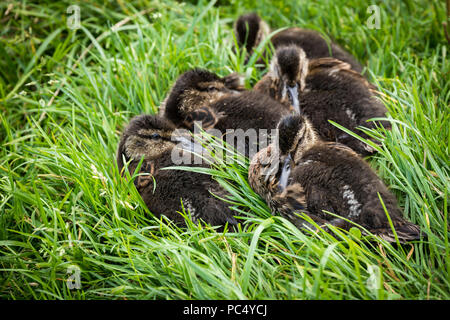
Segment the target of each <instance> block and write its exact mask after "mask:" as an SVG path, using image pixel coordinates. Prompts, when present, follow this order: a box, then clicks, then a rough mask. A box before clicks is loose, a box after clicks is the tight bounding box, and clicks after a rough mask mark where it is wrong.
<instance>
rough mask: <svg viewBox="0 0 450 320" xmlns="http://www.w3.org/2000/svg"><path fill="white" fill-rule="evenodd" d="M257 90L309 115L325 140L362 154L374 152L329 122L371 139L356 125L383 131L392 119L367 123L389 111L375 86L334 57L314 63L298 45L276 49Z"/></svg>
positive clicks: (387, 127) (256, 86) (256, 87)
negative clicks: (380, 128)
mask: <svg viewBox="0 0 450 320" xmlns="http://www.w3.org/2000/svg"><path fill="white" fill-rule="evenodd" d="M254 90H256V91H259V92H265V93H266V94H269V95H270V96H272V97H273V98H275V99H277V100H279V101H281V102H283V103H285V104H286V105H290V106H291V108H293V110H294V111H295V112H296V113H300V112H301V113H302V114H304V115H306V116H307V117H308V118H309V119H310V121H311V122H312V124H313V126H314V128H316V129H317V131H318V133H319V135H320V136H321V138H322V139H324V140H327V141H335V142H340V143H343V144H345V145H347V146H349V147H350V148H352V149H353V150H355V151H356V152H358V153H359V154H361V155H363V156H366V155H370V154H372V153H373V152H374V151H375V149H374V148H372V147H370V146H368V145H367V144H365V143H363V142H361V141H360V140H358V139H356V138H354V137H352V136H350V135H349V134H347V133H345V132H343V131H342V130H340V129H338V128H337V127H335V126H333V125H332V124H331V123H329V122H328V120H332V121H334V122H336V123H338V124H340V125H342V126H344V127H345V128H347V129H350V130H352V131H354V132H355V133H357V134H358V135H360V136H361V137H363V138H366V139H369V140H373V139H371V138H369V136H368V135H367V134H365V133H364V132H363V131H361V130H359V129H358V128H357V127H358V126H362V127H366V128H375V127H376V126H377V125H380V124H381V125H383V127H384V128H385V129H389V128H390V123H389V122H388V121H373V122H367V120H368V119H370V118H376V117H385V115H386V112H387V109H386V107H385V106H384V105H383V103H382V102H381V101H380V100H379V99H378V97H377V95H376V93H375V92H376V90H375V87H374V86H373V85H372V84H370V83H369V82H368V81H367V80H366V79H365V78H364V77H362V76H361V75H360V74H359V73H357V72H355V71H353V70H351V69H350V65H349V64H348V63H346V62H343V61H340V60H337V59H334V58H320V59H312V60H310V59H308V58H307V57H306V54H305V52H304V51H303V50H302V49H301V48H299V47H298V46H295V45H291V46H286V47H281V48H278V50H277V51H276V54H275V55H274V57H273V58H272V61H271V69H270V71H269V72H268V73H267V74H266V75H265V76H264V77H263V78H262V79H261V80H260V81H259V82H258V83H257V84H256V85H255V87H254ZM373 142H375V143H377V142H376V141H373Z"/></svg>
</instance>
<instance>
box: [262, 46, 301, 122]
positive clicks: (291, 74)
mask: <svg viewBox="0 0 450 320" xmlns="http://www.w3.org/2000/svg"><path fill="white" fill-rule="evenodd" d="M308 64H309V60H308V58H307V57H306V53H305V51H303V49H302V48H300V47H298V46H296V45H289V46H283V47H280V48H278V49H277V51H276V52H275V55H274V57H273V58H272V62H271V66H270V72H271V73H272V76H273V77H274V78H275V79H276V80H277V81H278V87H279V89H280V90H281V100H282V101H283V100H285V99H286V98H288V99H289V102H290V104H291V105H292V106H293V107H294V110H295V112H296V113H297V114H299V113H300V106H299V99H298V95H299V92H300V91H303V90H304V89H305V86H306V75H307V73H308Z"/></svg>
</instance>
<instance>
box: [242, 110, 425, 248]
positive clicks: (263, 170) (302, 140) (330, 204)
mask: <svg viewBox="0 0 450 320" xmlns="http://www.w3.org/2000/svg"><path fill="white" fill-rule="evenodd" d="M278 135H279V140H278V145H276V144H274V143H273V144H271V145H270V146H269V147H270V148H271V149H272V152H273V153H274V154H276V156H275V157H273V159H272V160H273V161H276V160H278V161H280V160H281V161H282V163H284V165H282V166H279V168H278V171H276V170H270V169H269V170H268V169H267V168H268V166H271V161H267V159H264V157H267V152H266V153H264V152H265V150H261V151H260V153H258V154H257V155H256V156H255V159H254V160H253V161H252V164H251V166H250V168H249V182H250V185H251V186H252V188H253V189H254V190H255V192H257V193H258V194H260V195H261V196H262V197H264V198H265V199H266V200H267V199H268V200H269V201H268V204H269V206H270V207H271V209H272V210H273V212H274V213H275V212H279V213H281V214H282V215H284V216H286V217H287V218H290V219H292V215H293V213H294V212H299V211H303V212H305V213H306V214H308V215H309V216H310V217H311V218H312V219H313V220H315V221H317V222H319V223H330V224H332V225H335V226H338V227H341V228H344V229H347V230H348V229H349V228H350V227H351V226H352V225H351V224H350V223H349V222H347V221H345V220H344V219H340V218H339V219H337V218H335V217H334V216H332V215H330V214H327V213H325V212H323V211H322V210H326V211H328V212H331V213H334V214H337V215H339V216H342V217H343V218H346V219H348V220H350V221H353V222H355V223H357V224H359V225H361V226H363V227H364V228H365V229H367V230H369V231H370V232H371V233H373V234H375V235H377V236H379V237H380V238H382V239H384V240H386V241H389V242H394V241H395V236H394V234H393V232H392V230H391V228H390V225H389V221H388V218H387V216H386V214H385V211H384V208H383V205H382V203H381V202H380V199H379V197H378V194H379V195H380V197H381V198H382V200H383V203H384V205H385V207H386V209H387V211H388V213H389V216H390V218H391V220H392V223H393V226H394V228H395V231H396V234H397V236H398V239H399V241H400V242H401V243H404V242H405V241H411V240H417V239H419V238H420V229H419V227H418V226H417V225H415V224H413V223H411V222H409V221H406V220H405V219H404V218H403V216H402V211H401V210H400V208H399V207H398V204H397V200H396V198H395V196H394V195H393V194H392V193H391V192H390V191H389V190H388V188H387V187H386V186H385V184H384V183H383V181H382V180H381V179H380V178H379V177H378V176H377V174H376V173H375V172H374V171H373V170H372V169H371V167H370V166H369V165H368V164H367V163H366V162H365V161H364V160H363V159H362V158H361V157H360V156H358V155H357V154H356V153H355V152H354V151H352V150H351V149H350V148H348V147H346V146H344V145H342V144H339V143H335V142H325V141H323V140H322V139H320V137H319V136H318V135H317V133H316V132H315V130H314V128H313V126H312V124H311V123H310V122H309V120H308V119H307V118H306V117H304V116H302V115H291V116H288V117H286V118H284V119H282V120H281V122H280V124H279V126H278ZM269 147H268V148H269ZM285 173H287V176H288V177H284V178H282V175H283V174H285ZM266 174H269V177H267V176H265V175H266ZM298 224H299V223H298ZM298 224H297V225H298Z"/></svg>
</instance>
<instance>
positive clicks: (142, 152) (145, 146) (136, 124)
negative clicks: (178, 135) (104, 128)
mask: <svg viewBox="0 0 450 320" xmlns="http://www.w3.org/2000/svg"><path fill="white" fill-rule="evenodd" d="M174 130H175V126H174V125H173V124H172V123H171V122H170V121H168V120H167V119H164V118H162V117H158V116H154V115H139V116H136V117H134V118H133V119H132V120H131V121H130V123H129V124H128V126H127V127H126V128H125V130H124V132H123V134H122V138H121V140H120V142H119V149H118V152H117V163H118V165H119V170H121V169H122V167H123V165H124V163H123V159H122V157H123V156H125V160H126V161H129V160H131V159H133V160H137V161H139V160H140V159H141V158H142V157H144V159H145V160H146V161H151V160H154V159H156V158H158V157H160V156H161V154H163V153H164V152H166V151H168V150H170V149H171V148H173V147H174V146H175V145H176V143H177V140H176V139H174V138H173V137H172V136H173V135H172V134H173V133H174Z"/></svg>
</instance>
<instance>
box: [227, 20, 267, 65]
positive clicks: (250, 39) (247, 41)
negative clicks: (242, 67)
mask: <svg viewBox="0 0 450 320" xmlns="http://www.w3.org/2000/svg"><path fill="white" fill-rule="evenodd" d="M234 34H235V36H236V41H237V44H238V46H239V48H245V49H246V51H247V55H246V58H245V63H247V62H248V59H249V57H250V56H251V55H252V54H253V50H254V49H255V48H257V47H258V46H259V44H260V43H261V42H262V41H263V40H264V39H265V38H267V37H268V36H269V34H270V27H269V25H268V24H267V23H266V22H265V21H264V20H262V19H261V18H260V17H259V16H258V15H257V14H256V13H254V12H252V13H247V14H243V15H241V16H240V17H239V18H238V19H237V20H236V22H235V24H234ZM260 62H261V61H260Z"/></svg>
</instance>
